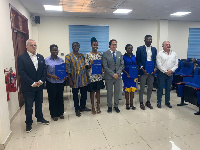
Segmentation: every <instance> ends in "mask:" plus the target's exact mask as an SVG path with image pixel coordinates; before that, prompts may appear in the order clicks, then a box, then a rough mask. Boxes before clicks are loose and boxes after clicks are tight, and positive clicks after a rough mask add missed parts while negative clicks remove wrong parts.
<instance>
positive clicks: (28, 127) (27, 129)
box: [26, 125, 32, 133]
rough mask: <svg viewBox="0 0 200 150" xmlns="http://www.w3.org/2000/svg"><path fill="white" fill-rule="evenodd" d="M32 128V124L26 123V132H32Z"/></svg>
mask: <svg viewBox="0 0 200 150" xmlns="http://www.w3.org/2000/svg"><path fill="white" fill-rule="evenodd" d="M31 130H32V126H31V125H26V133H30V132H31Z"/></svg>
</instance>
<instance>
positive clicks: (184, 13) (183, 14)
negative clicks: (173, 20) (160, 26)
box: [171, 12, 191, 16]
mask: <svg viewBox="0 0 200 150" xmlns="http://www.w3.org/2000/svg"><path fill="white" fill-rule="evenodd" d="M190 13H191V12H176V13H173V14H171V16H185V15H188V14H190Z"/></svg>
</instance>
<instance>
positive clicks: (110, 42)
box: [109, 39, 117, 46]
mask: <svg viewBox="0 0 200 150" xmlns="http://www.w3.org/2000/svg"><path fill="white" fill-rule="evenodd" d="M113 41H116V42H117V40H115V39H112V40H110V41H109V46H110V45H111V44H112V42H113Z"/></svg>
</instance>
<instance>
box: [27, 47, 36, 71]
mask: <svg viewBox="0 0 200 150" xmlns="http://www.w3.org/2000/svg"><path fill="white" fill-rule="evenodd" d="M27 52H28V51H27ZM28 54H29V56H30V58H31V60H32V62H33V64H34V66H35V70H36V71H37V69H38V60H37V53H36V54H35V55H34V54H32V53H30V52H28Z"/></svg>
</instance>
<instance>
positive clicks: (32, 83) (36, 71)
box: [17, 39, 49, 133]
mask: <svg viewBox="0 0 200 150" xmlns="http://www.w3.org/2000/svg"><path fill="white" fill-rule="evenodd" d="M26 48H27V52H25V53H24V54H22V55H20V56H18V58H17V70H18V74H19V76H20V78H21V87H20V88H21V91H22V93H23V96H24V100H25V114H26V121H25V122H26V132H27V133H29V132H31V130H32V123H33V120H32V114H33V103H34V101H35V117H36V118H37V122H38V123H43V124H46V125H48V124H49V121H47V120H45V119H44V117H43V113H42V102H43V83H44V82H45V80H46V73H47V72H46V65H45V61H44V57H43V56H42V55H40V54H37V53H36V49H37V45H36V42H35V41H34V40H31V39H29V40H27V41H26Z"/></svg>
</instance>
